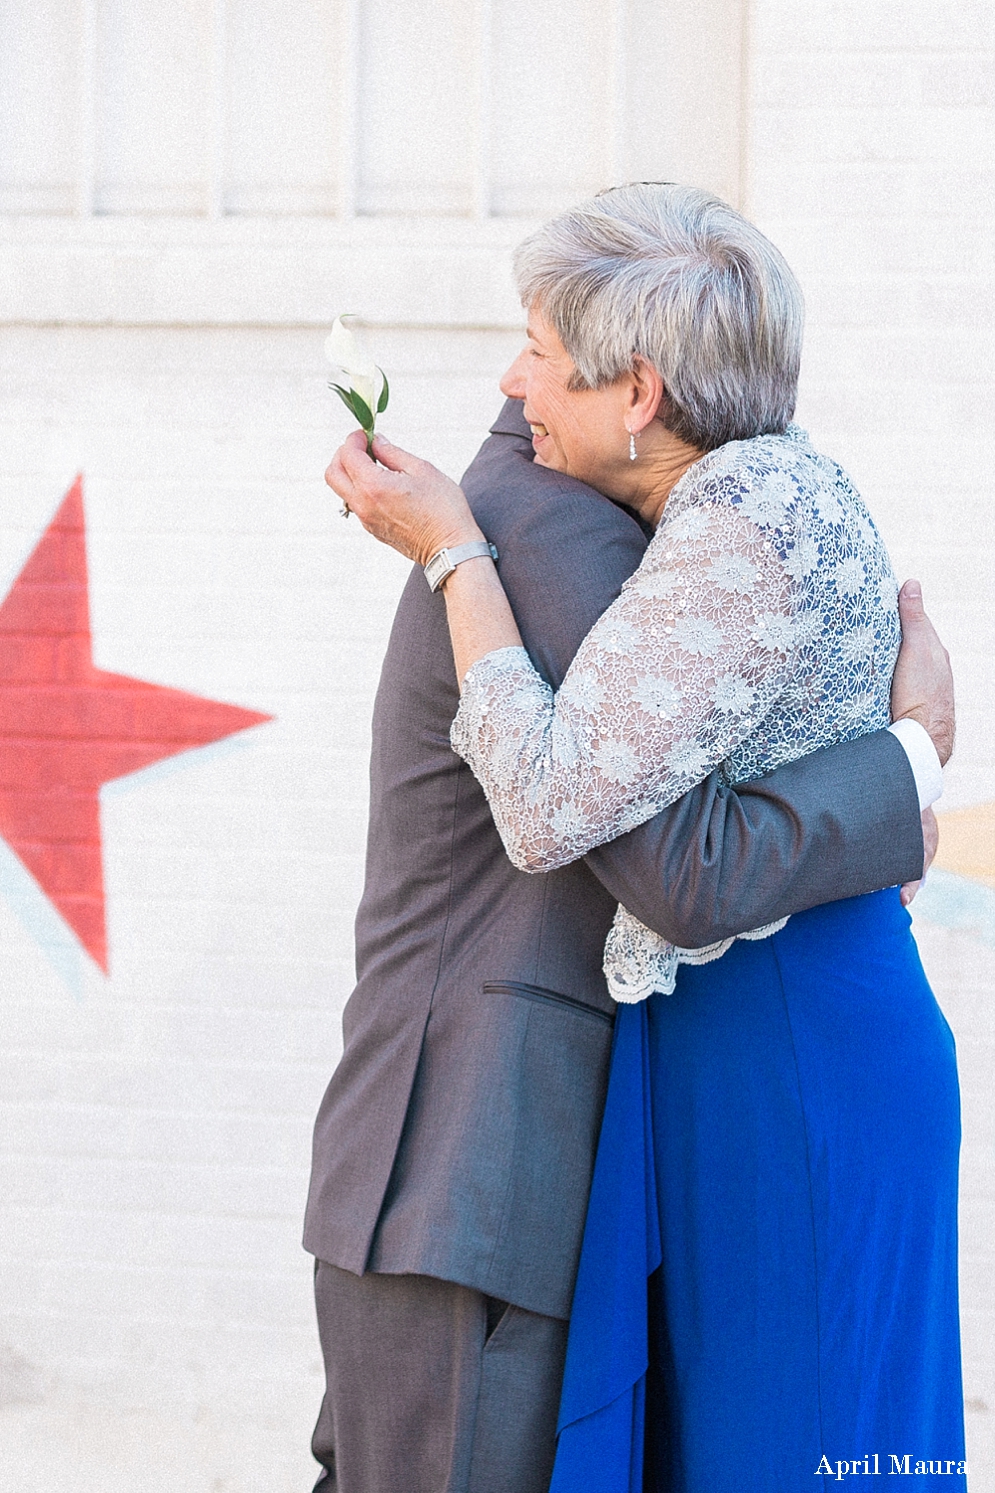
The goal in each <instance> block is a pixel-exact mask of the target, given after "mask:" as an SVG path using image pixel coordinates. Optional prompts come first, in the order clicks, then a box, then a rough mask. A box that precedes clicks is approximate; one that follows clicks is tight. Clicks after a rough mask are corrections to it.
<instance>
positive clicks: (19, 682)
mask: <svg viewBox="0 0 995 1493" xmlns="http://www.w3.org/2000/svg"><path fill="white" fill-rule="evenodd" d="M271 719H272V717H271V716H268V715H261V714H260V713H259V712H258V711H256V710H242V709H240V708H239V707H238V706H237V705H222V704H220V703H219V702H218V701H216V700H205V699H202V698H201V697H200V696H199V695H188V694H186V693H184V691H183V690H178V689H166V688H164V687H163V686H162V685H159V684H149V683H148V682H146V681H145V680H144V679H130V678H128V676H127V675H125V674H109V673H108V672H107V671H106V670H105V669H97V668H95V667H94V663H93V650H92V646H91V637H90V605H89V594H88V588H87V568H86V531H85V525H84V518H83V479H82V477H77V479H76V481H75V482H74V484H73V486H72V487H71V488H70V489H69V492H68V493H67V494H66V496H65V499H64V500H63V502H62V504H61V506H60V507H59V510H58V512H57V513H56V515H55V517H54V518H53V520H52V522H51V524H50V525H49V527H48V528H47V530H46V531H45V533H44V534H43V535H42V538H41V539H40V540H39V542H38V544H37V546H36V547H35V549H34V551H33V553H32V554H31V556H30V558H29V559H28V561H27V563H26V564H25V566H24V569H23V570H22V571H21V573H20V575H19V576H18V577H17V580H16V581H15V582H14V584H13V586H12V587H11V589H10V591H9V593H8V595H7V597H6V599H5V600H4V602H3V605H2V606H0V835H2V837H3V838H4V839H5V840H6V842H7V844H8V845H9V846H10V848H11V850H13V852H14V854H15V855H16V856H17V857H18V858H19V859H20V861H21V862H22V863H23V864H24V866H26V867H27V869H28V871H29V872H30V873H31V875H32V876H33V877H34V879H35V881H36V882H37V883H38V885H39V887H40V888H41V890H42V891H43V892H44V894H45V896H46V897H48V898H49V900H50V901H51V902H52V903H53V904H54V906H55V907H56V909H57V910H58V912H59V913H60V914H61V915H62V917H63V918H64V919H65V920H66V922H67V923H68V924H69V926H70V928H72V930H73V931H74V933H75V934H76V936H77V937H78V938H79V940H80V942H81V943H82V945H83V947H84V948H85V949H86V950H87V951H88V952H89V953H90V954H91V955H92V956H93V958H94V959H95V960H96V962H97V963H98V964H99V965H100V967H101V969H103V970H104V971H105V972H106V971H107V969H108V961H107V930H106V913H105V907H104V875H103V861H102V854H101V840H100V788H101V785H102V784H103V783H109V782H111V781H112V779H114V778H120V777H125V776H126V775H127V774H128V773H131V772H137V771H138V769H139V768H142V767H149V766H150V765H151V764H152V763H153V762H160V761H162V759H163V758H165V757H172V756H175V755H176V753H177V752H185V751H187V750H188V749H189V748H190V747H198V746H206V745H207V744H208V743H209V742H212V741H220V740H222V738H223V737H226V736H231V735H233V734H234V733H235V732H236V731H244V730H245V729H246V728H247V727H249V726H257V725H260V724H261V723H262V722H263V721H268V720H271Z"/></svg>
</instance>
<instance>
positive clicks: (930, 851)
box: [901, 809, 940, 907]
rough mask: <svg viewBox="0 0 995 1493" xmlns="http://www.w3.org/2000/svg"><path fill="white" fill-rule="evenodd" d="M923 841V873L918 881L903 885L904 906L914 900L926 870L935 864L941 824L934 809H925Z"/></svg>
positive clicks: (923, 815) (924, 877) (924, 878)
mask: <svg viewBox="0 0 995 1493" xmlns="http://www.w3.org/2000/svg"><path fill="white" fill-rule="evenodd" d="M922 843H923V851H924V854H923V860H922V875H921V876H920V878H919V880H918V881H907V882H906V883H905V885H904V886H903V887H902V891H901V897H902V906H903V907H908V905H909V903H910V902H911V901H912V898H913V897H914V896H915V894H916V892H917V891H918V890H919V888H920V887H921V886H922V884H923V882H924V881H925V880H926V872H927V871H928V870H929V868H930V866H931V865H932V864H933V857H934V856H935V854H936V847H937V846H938V845H939V843H940V826H939V825H938V824H937V822H936V815H935V814H934V813H933V811H932V809H924V810H923V814H922Z"/></svg>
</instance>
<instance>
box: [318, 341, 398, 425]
mask: <svg viewBox="0 0 995 1493" xmlns="http://www.w3.org/2000/svg"><path fill="white" fill-rule="evenodd" d="M325 356H326V358H327V359H328V361H329V363H331V364H332V366H333V367H334V368H338V369H340V370H341V372H342V377H343V384H344V386H345V387H344V388H343V386H342V385H340V384H336V383H330V384H329V388H331V389H335V390H336V392H337V393H338V394H339V396H340V398H342V401H343V403H344V404H345V405H346V407H347V409H349V410H350V411H351V412H352V414H353V415H355V416H356V418H357V419H358V420H359V423H360V424H361V425H362V427H363V429H364V430H365V431H366V434H367V438H368V439H370V440H372V437H373V422H374V421H375V419H376V417H377V415H378V414H379V413H380V411H381V410H382V409H385V408H386V404H387V401H386V399H385V398H383V395H384V391H385V390H386V388H387V380H386V378H385V377H384V374H383V372H382V371H381V369H379V368H378V367H377V365H376V364H375V363H374V362H373V359H372V358H370V357H369V356H368V355H367V354H366V353H365V352H364V351H363V349H362V347H361V346H360V343H359V340H358V338H357V337H356V335H355V333H354V332H352V331H350V329H349V328H348V327H347V326H346V325H345V323H344V322H343V320H342V318H341V316H337V317H336V318H335V320H334V322H333V323H332V330H331V331H330V332H329V334H328V336H327V337H326V339H325ZM349 394H356V395H358V396H359V398H360V399H361V400H362V401H363V404H364V405H365V406H366V408H367V410H368V411H369V414H370V421H369V424H367V422H366V421H365V420H364V419H363V418H362V416H361V412H360V411H359V410H357V409H355V408H354V407H353V406H352V404H351V403H350V400H349V399H348V397H347V396H348V395H349Z"/></svg>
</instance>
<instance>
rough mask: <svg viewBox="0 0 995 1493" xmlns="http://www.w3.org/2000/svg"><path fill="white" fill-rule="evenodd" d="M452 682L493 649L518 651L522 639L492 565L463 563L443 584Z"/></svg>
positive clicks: (487, 562) (487, 561)
mask: <svg viewBox="0 0 995 1493" xmlns="http://www.w3.org/2000/svg"><path fill="white" fill-rule="evenodd" d="M443 594H444V595H445V598H446V617H447V619H448V622H449V636H450V638H451V639H452V644H453V658H454V660H455V663H456V678H457V679H458V680H459V684H460V687H461V688H462V685H463V680H464V678H465V677H466V673H467V670H468V669H470V668H471V667H472V666H473V665H474V664H475V663H476V662H477V660H478V659H480V658H483V657H484V655H485V654H487V653H493V652H494V650H495V649H496V648H520V647H521V646H522V635H521V633H520V632H519V631H518V625H517V623H516V622H515V617H514V613H513V612H512V610H511V606H510V605H509V603H508V598H507V596H506V595H505V594H504V587H503V586H502V585H501V580H500V577H499V576H498V573H497V569H496V567H495V564H494V561H493V560H491V559H489V558H488V556H486V555H484V556H482V557H481V558H479V559H475V560H464V561H463V563H462V564H461V565H457V567H456V569H455V570H454V571H453V572H452V574H451V575H450V576H449V577H448V579H447V580H446V581H445V582H444V584H443Z"/></svg>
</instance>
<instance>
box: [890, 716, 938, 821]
mask: <svg viewBox="0 0 995 1493" xmlns="http://www.w3.org/2000/svg"><path fill="white" fill-rule="evenodd" d="M888 730H889V731H890V732H891V734H892V735H893V736H897V737H898V739H899V741H900V742H901V743H902V746H903V747H904V748H905V755H906V757H908V759H909V766H910V767H911V768H912V773H913V776H914V777H915V780H916V792H917V793H918V794H919V812H920V813H922V811H923V809H928V808H929V806H930V804H935V803H936V801H937V799H938V798H939V797H940V795H941V794H942V792H943V768H942V767H941V766H940V759H939V757H938V756H937V755H936V748H935V746H934V745H933V741H932V738H931V736H930V734H929V732H928V731H927V730H926V728H925V727H924V726H920V724H919V722H918V721H913V720H909V719H905V720H902V721H896V722H895V724H894V725H893V726H889V727H888Z"/></svg>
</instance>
